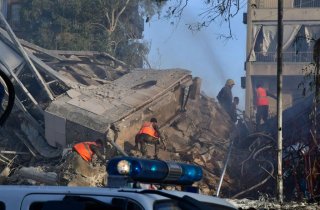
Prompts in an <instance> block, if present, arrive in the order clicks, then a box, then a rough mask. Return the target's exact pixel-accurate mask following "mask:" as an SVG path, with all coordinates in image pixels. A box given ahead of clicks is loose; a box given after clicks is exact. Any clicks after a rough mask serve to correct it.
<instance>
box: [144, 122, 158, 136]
mask: <svg viewBox="0 0 320 210" xmlns="http://www.w3.org/2000/svg"><path fill="white" fill-rule="evenodd" d="M141 133H144V134H148V135H149V136H152V137H154V138H159V134H158V133H157V131H156V130H155V129H154V128H153V126H152V122H145V123H143V125H142V127H141V128H140V131H139V134H141Z"/></svg>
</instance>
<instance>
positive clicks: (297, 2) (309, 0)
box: [293, 0, 320, 8]
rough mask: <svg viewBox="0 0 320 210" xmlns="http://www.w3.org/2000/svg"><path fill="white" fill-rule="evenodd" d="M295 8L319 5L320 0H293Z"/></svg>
mask: <svg viewBox="0 0 320 210" xmlns="http://www.w3.org/2000/svg"><path fill="white" fill-rule="evenodd" d="M293 5H294V7H295V8H308V7H309V8H313V7H320V0H294V3H293Z"/></svg>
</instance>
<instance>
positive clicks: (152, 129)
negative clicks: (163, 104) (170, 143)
mask: <svg viewBox="0 0 320 210" xmlns="http://www.w3.org/2000/svg"><path fill="white" fill-rule="evenodd" d="M157 123H158V121H157V119H156V118H151V119H150V122H145V123H143V125H142V126H141V128H140V130H139V132H138V134H137V135H136V136H135V148H136V149H137V150H138V149H139V144H140V152H141V154H142V155H143V156H147V148H146V143H150V144H154V146H155V149H154V151H155V154H154V158H158V150H159V148H158V147H159V144H160V141H163V137H162V135H161V133H160V131H159V127H158V125H157Z"/></svg>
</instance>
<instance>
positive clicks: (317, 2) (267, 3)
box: [251, 0, 320, 9]
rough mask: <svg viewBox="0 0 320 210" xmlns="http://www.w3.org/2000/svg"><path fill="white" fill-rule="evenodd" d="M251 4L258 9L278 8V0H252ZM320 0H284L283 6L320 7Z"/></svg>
mask: <svg viewBox="0 0 320 210" xmlns="http://www.w3.org/2000/svg"><path fill="white" fill-rule="evenodd" d="M251 5H252V6H253V5H254V6H255V7H256V8H257V9H276V8H278V0H252V1H251ZM319 7H320V0H284V1H283V8H284V9H289V8H291V9H292V8H319Z"/></svg>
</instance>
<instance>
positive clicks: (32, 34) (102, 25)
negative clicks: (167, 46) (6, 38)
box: [21, 0, 160, 67]
mask: <svg viewBox="0 0 320 210" xmlns="http://www.w3.org/2000/svg"><path fill="white" fill-rule="evenodd" d="M22 8H23V9H22V11H21V17H22V24H21V26H22V27H21V32H22V33H21V34H22V38H24V39H26V40H28V41H30V42H33V43H35V44H37V45H40V46H42V47H44V48H48V49H58V50H92V51H103V52H107V53H110V54H111V55H113V56H115V57H117V58H118V59H121V60H124V61H125V62H127V63H128V64H129V65H132V66H134V67H141V59H142V58H143V57H145V55H146V54H147V53H148V46H147V45H146V43H143V42H141V41H138V40H141V39H142V32H143V29H144V28H143V22H144V20H143V16H144V15H147V16H150V15H153V14H155V12H156V11H157V10H159V8H160V7H159V6H158V3H157V2H156V1H148V0H143V1H139V0H90V1H88V0H24V1H23V6H22ZM133 43H135V44H134V45H133ZM132 47H134V50H133V49H131V48H132ZM128 52H130V53H128ZM132 58H136V59H132Z"/></svg>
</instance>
